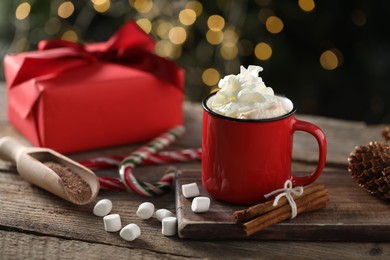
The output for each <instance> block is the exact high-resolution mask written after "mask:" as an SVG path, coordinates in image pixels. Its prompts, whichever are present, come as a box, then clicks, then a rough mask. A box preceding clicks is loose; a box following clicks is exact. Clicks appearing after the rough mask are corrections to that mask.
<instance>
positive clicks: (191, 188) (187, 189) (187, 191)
mask: <svg viewBox="0 0 390 260" xmlns="http://www.w3.org/2000/svg"><path fill="white" fill-rule="evenodd" d="M181 191H182V193H183V196H184V197H186V198H192V197H196V196H199V194H200V192H199V188H198V185H197V184H196V183H195V182H194V183H189V184H184V185H182V186H181Z"/></svg>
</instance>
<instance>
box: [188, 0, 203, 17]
mask: <svg viewBox="0 0 390 260" xmlns="http://www.w3.org/2000/svg"><path fill="white" fill-rule="evenodd" d="M185 8H188V9H192V10H194V12H195V14H196V16H199V15H201V14H202V12H203V5H202V3H200V2H198V1H190V2H188V3H187V4H186V7H185Z"/></svg>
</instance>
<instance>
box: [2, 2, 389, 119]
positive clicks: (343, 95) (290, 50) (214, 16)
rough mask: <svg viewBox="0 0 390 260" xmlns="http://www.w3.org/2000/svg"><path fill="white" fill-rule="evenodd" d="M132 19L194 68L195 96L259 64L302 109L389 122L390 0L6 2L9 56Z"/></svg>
mask: <svg viewBox="0 0 390 260" xmlns="http://www.w3.org/2000/svg"><path fill="white" fill-rule="evenodd" d="M129 19H134V20H136V21H137V23H138V24H139V26H140V27H141V28H142V29H143V30H144V31H145V32H147V33H148V34H150V35H151V36H152V37H153V38H154V39H155V41H156V49H155V51H156V53H157V54H158V55H160V56H163V57H166V58H168V59H171V60H174V61H175V62H176V63H177V64H178V65H180V66H181V67H182V68H184V69H185V71H186V90H185V95H186V99H187V100H191V101H195V102H199V101H200V100H201V99H202V98H203V97H205V96H206V95H207V94H208V93H209V92H210V91H211V90H212V89H213V88H215V87H216V86H217V84H218V81H219V79H220V78H221V77H223V76H225V75H228V74H237V73H239V67H240V65H244V66H245V67H246V66H248V65H251V64H254V65H260V66H262V67H263V68H264V71H263V72H261V74H260V76H261V77H262V78H263V80H264V82H265V83H266V85H267V86H270V87H272V88H273V89H274V91H275V92H276V93H278V94H283V95H286V96H287V97H289V98H290V99H291V100H292V101H293V102H294V103H295V105H296V107H297V108H298V113H302V114H303V113H304V114H313V115H322V116H330V117H335V118H341V119H348V120H360V121H365V122H367V123H370V124H376V123H390V102H389V101H388V99H390V87H389V82H390V26H389V25H390V1H386V0H377V1H364V0H322V1H314V0H284V1H283V0H253V1H248V0H240V1H234V0H208V1H186V0H23V1H17V0H1V1H0V57H1V59H2V57H3V56H4V55H5V54H6V53H17V52H23V51H29V50H35V49H36V48H37V44H38V42H39V41H40V40H42V39H47V38H62V39H66V40H69V41H74V42H81V43H88V42H96V41H105V40H107V39H108V38H109V37H110V36H111V35H112V34H113V33H114V32H115V31H116V30H117V29H118V28H119V27H121V26H122V25H123V24H124V23H125V22H126V21H127V20H129ZM0 66H2V65H0ZM0 71H1V74H0V75H1V76H0V79H2V80H4V75H3V68H2V67H1V70H0Z"/></svg>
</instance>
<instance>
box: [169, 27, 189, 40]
mask: <svg viewBox="0 0 390 260" xmlns="http://www.w3.org/2000/svg"><path fill="white" fill-rule="evenodd" d="M186 39H187V32H186V30H185V29H184V28H183V27H180V26H176V27H173V28H172V29H170V30H169V40H170V41H171V42H172V43H174V44H183V43H184V42H185V41H186Z"/></svg>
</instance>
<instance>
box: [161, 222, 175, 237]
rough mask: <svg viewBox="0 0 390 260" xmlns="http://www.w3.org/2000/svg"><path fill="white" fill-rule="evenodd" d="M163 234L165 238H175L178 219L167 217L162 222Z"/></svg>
mask: <svg viewBox="0 0 390 260" xmlns="http://www.w3.org/2000/svg"><path fill="white" fill-rule="evenodd" d="M161 233H162V234H163V235H164V236H174V235H176V233H177V218H176V217H167V218H164V219H163V220H162V230H161Z"/></svg>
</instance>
